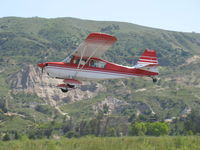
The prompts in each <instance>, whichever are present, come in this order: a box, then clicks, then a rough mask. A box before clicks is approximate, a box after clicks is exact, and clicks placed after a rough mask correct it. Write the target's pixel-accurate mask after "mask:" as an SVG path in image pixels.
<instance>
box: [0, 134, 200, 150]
mask: <svg viewBox="0 0 200 150" xmlns="http://www.w3.org/2000/svg"><path fill="white" fill-rule="evenodd" d="M0 150H200V137H198V136H177V137H169V136H164V137H121V138H111V137H110V138H109V137H102V138H100V137H99V138H98V137H83V138H77V139H66V138H63V139H60V140H47V139H42V140H18V141H8V142H0Z"/></svg>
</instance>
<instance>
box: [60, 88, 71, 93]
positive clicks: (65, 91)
mask: <svg viewBox="0 0 200 150" xmlns="http://www.w3.org/2000/svg"><path fill="white" fill-rule="evenodd" d="M61 91H62V92H63V93H67V92H68V91H69V90H68V89H67V88H66V89H61Z"/></svg>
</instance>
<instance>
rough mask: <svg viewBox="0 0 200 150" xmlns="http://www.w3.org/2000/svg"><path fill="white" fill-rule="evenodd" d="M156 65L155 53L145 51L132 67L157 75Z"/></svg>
mask: <svg viewBox="0 0 200 150" xmlns="http://www.w3.org/2000/svg"><path fill="white" fill-rule="evenodd" d="M158 65H159V64H158V58H157V55H156V51H155V50H148V49H146V50H145V51H144V52H143V54H142V56H141V57H140V58H139V60H138V62H137V64H136V65H135V66H134V67H135V68H138V69H144V70H148V71H151V72H156V73H158V69H157V66H158Z"/></svg>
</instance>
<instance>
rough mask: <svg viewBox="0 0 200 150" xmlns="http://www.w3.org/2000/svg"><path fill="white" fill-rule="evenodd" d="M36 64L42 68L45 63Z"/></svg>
mask: <svg viewBox="0 0 200 150" xmlns="http://www.w3.org/2000/svg"><path fill="white" fill-rule="evenodd" d="M37 65H38V67H40V68H42V69H43V68H44V67H45V66H46V63H40V64H37Z"/></svg>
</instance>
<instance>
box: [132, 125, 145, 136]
mask: <svg viewBox="0 0 200 150" xmlns="http://www.w3.org/2000/svg"><path fill="white" fill-rule="evenodd" d="M146 132H147V128H146V125H145V123H143V122H137V123H134V124H132V125H131V135H137V136H138V135H145V134H146Z"/></svg>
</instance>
